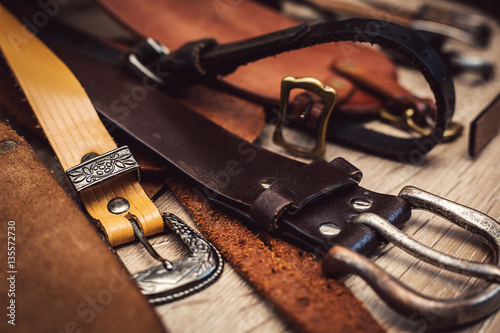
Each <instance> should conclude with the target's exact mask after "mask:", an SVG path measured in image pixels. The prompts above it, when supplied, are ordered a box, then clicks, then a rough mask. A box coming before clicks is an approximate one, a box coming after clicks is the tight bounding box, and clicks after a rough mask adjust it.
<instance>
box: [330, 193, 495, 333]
mask: <svg viewBox="0 0 500 333" xmlns="http://www.w3.org/2000/svg"><path fill="white" fill-rule="evenodd" d="M399 196H400V197H402V198H403V199H405V200H406V201H407V202H408V203H409V204H410V206H411V207H412V209H423V210H427V211H430V212H431V213H434V214H436V215H438V216H441V217H443V218H445V219H447V220H448V221H450V222H452V223H454V224H456V225H458V226H459V227H461V228H463V229H466V230H468V231H470V232H472V233H474V234H476V235H478V236H480V237H481V238H483V240H485V241H486V243H487V244H488V245H489V246H490V248H491V250H492V252H493V254H494V263H495V265H490V264H483V263H478V262H472V261H468V260H463V259H459V258H455V257H452V256H449V255H446V254H444V253H441V252H439V251H436V250H433V249H431V248H429V247H427V246H425V245H423V244H420V243H418V242H417V241H415V240H413V239H411V238H410V237H408V236H406V235H405V234H403V233H402V232H401V231H400V230H399V229H397V228H396V227H394V226H392V225H391V224H390V223H388V222H387V221H385V220H384V219H382V218H381V217H379V216H377V215H375V214H373V213H363V214H360V215H359V216H357V217H356V218H355V219H354V220H353V223H361V224H364V225H366V226H368V227H370V228H373V229H374V230H376V231H378V232H379V233H381V234H382V235H383V236H384V237H385V238H386V239H387V240H388V241H390V242H391V243H393V244H394V245H396V246H398V247H399V248H401V249H402V250H403V251H405V252H408V253H409V254H412V255H414V256H415V257H417V258H419V259H421V260H423V261H425V262H427V263H429V264H432V265H435V266H438V267H440V268H443V269H446V270H449V271H453V272H456V273H460V274H463V275H467V276H474V277H479V278H482V279H486V280H488V281H491V282H493V283H492V284H491V285H489V286H488V287H486V288H485V290H483V291H482V292H481V293H479V294H474V295H469V296H465V297H460V298H456V299H438V298H434V297H428V296H424V295H422V294H419V293H418V292H416V291H414V290H412V289H410V288H409V287H407V286H405V285H403V284H402V283H401V282H399V281H398V280H397V279H395V278H394V277H392V276H391V275H389V274H388V273H386V272H385V271H384V270H382V269H381V268H380V267H378V266H377V265H376V264H374V263H373V262H371V261H370V260H369V259H367V258H366V257H364V256H363V255H361V254H358V253H356V252H354V251H351V250H349V249H347V248H344V247H341V246H334V247H332V249H331V250H330V251H329V253H328V255H327V257H326V259H325V261H324V263H323V268H324V270H325V271H327V272H328V273H352V274H356V275H359V276H360V277H361V278H362V279H363V280H365V281H366V282H367V283H368V284H369V285H370V286H371V287H372V288H373V289H374V290H375V292H376V293H377V294H378V295H379V296H380V297H381V298H382V299H383V300H384V301H385V302H386V303H387V304H389V305H390V306H391V307H392V308H393V309H394V310H396V311H398V312H400V313H401V314H403V315H406V316H411V315H412V314H414V313H429V314H432V315H433V317H435V320H434V325H436V326H449V325H455V326H456V325H462V324H466V323H470V322H473V321H476V320H478V319H481V318H483V317H485V316H487V315H489V314H490V313H492V312H494V311H496V310H497V309H498V308H500V284H499V283H500V267H498V266H499V265H500V223H499V222H498V221H496V220H494V219H493V218H491V217H489V216H487V215H485V214H483V213H481V212H479V211H476V210H474V209H472V208H469V207H466V206H463V205H460V204H457V203H455V202H452V201H449V200H447V199H444V198H441V197H438V196H436V195H433V194H431V193H428V192H425V191H423V190H420V189H418V188H415V187H411V186H407V187H405V188H403V190H401V192H400V193H399Z"/></svg>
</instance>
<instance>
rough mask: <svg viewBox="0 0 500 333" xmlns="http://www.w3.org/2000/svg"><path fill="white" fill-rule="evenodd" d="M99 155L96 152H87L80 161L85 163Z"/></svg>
mask: <svg viewBox="0 0 500 333" xmlns="http://www.w3.org/2000/svg"><path fill="white" fill-rule="evenodd" d="M97 156H99V154H98V153H94V152H91V153H87V154H85V155H83V157H82V159H81V160H80V163H85V162H87V161H89V160H91V159H93V158H96V157H97Z"/></svg>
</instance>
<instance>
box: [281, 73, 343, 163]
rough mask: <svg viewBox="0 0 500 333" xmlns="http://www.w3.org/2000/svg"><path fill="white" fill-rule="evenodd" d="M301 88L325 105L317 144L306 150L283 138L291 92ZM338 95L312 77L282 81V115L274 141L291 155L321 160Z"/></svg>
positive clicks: (287, 77)
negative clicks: (314, 95) (316, 96)
mask: <svg viewBox="0 0 500 333" xmlns="http://www.w3.org/2000/svg"><path fill="white" fill-rule="evenodd" d="M295 88H299V89H304V90H307V91H310V92H312V93H314V94H316V95H318V96H319V97H320V98H321V99H322V100H323V103H324V106H323V110H322V111H321V116H320V118H319V120H318V130H317V132H316V143H315V145H314V147H312V148H304V147H301V146H297V145H294V144H292V143H289V142H287V141H286V140H285V138H284V137H283V129H284V127H285V125H286V124H285V122H286V116H287V109H288V100H289V98H290V91H291V90H292V89H295ZM336 100H337V94H336V92H335V90H333V89H332V88H330V87H328V86H326V85H324V84H323V83H321V82H320V81H318V80H316V79H314V78H310V77H299V78H297V77H293V76H286V77H285V78H283V80H282V81H281V96H280V113H279V117H278V120H277V122H276V127H275V129H274V133H273V141H274V143H276V144H277V145H279V146H282V147H283V148H285V149H286V150H287V151H288V152H289V153H290V154H292V155H295V156H298V157H303V158H321V157H322V156H323V155H324V154H325V151H326V129H327V126H328V120H329V119H330V115H331V114H332V111H333V107H334V105H335V101H336Z"/></svg>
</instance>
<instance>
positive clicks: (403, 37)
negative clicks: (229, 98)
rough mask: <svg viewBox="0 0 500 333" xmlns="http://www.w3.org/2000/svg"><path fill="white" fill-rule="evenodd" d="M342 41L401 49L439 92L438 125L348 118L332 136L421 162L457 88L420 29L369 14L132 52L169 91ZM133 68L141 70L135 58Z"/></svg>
mask: <svg viewBox="0 0 500 333" xmlns="http://www.w3.org/2000/svg"><path fill="white" fill-rule="evenodd" d="M339 41H354V42H364V43H371V44H377V45H380V46H382V47H385V48H389V49H392V50H394V51H396V52H399V53H401V54H402V55H403V56H405V57H406V58H407V59H408V60H409V62H410V63H411V64H413V66H414V67H415V68H416V69H418V70H419V71H420V72H421V73H422V74H423V76H424V77H425V79H426V80H427V82H428V84H429V86H430V88H431V90H432V92H433V93H434V97H435V100H436V109H437V110H436V115H432V116H431V115H429V117H434V119H432V122H434V123H435V127H434V128H433V129H432V130H431V131H430V133H428V134H427V135H424V136H422V137H420V138H412V139H403V138H398V137H394V136H389V135H386V134H382V133H379V132H376V131H373V130H370V129H367V128H364V127H361V126H359V125H358V124H356V123H353V122H350V121H346V120H343V121H339V122H335V121H333V122H332V123H331V124H330V128H329V134H330V137H334V138H336V139H337V140H340V141H342V142H345V143H348V144H350V145H353V146H355V147H356V148H359V149H362V150H366V151H370V152H374V153H377V154H379V155H382V156H386V157H390V158H395V159H398V160H400V161H402V162H409V163H412V164H418V163H420V162H421V159H422V155H424V154H425V153H427V152H428V151H430V150H431V149H432V148H433V147H434V146H435V145H436V144H437V143H438V142H439V141H440V140H441V138H442V136H443V134H444V131H445V130H446V128H447V126H448V124H449V121H450V120H451V117H452V115H453V112H454V109H455V91H454V87H453V81H452V78H451V75H450V74H449V73H448V71H447V69H446V66H445V64H444V63H443V61H442V60H441V57H440V56H439V54H438V53H437V52H436V51H435V50H434V49H433V48H432V47H430V46H429V45H428V44H427V43H425V42H424V41H423V40H422V39H421V38H420V37H419V36H418V35H417V34H416V33H414V32H413V31H411V30H409V29H406V28H404V27H402V26H399V25H397V24H394V23H389V22H383V21H377V20H368V19H349V20H345V21H340V22H325V23H318V24H315V25H308V24H301V25H298V26H296V27H292V28H289V29H285V30H282V31H277V32H274V33H270V34H267V35H264V36H259V37H255V38H251V39H247V40H243V41H238V42H235V43H229V44H222V45H219V44H218V43H217V42H216V41H215V40H214V39H202V40H199V41H193V42H189V43H187V44H185V45H184V46H182V47H180V48H179V49H178V50H176V51H175V52H171V53H165V52H161V51H160V50H158V49H157V50H156V54H155V51H152V50H148V49H147V43H146V44H142V45H140V46H138V47H137V48H135V49H133V50H132V51H131V52H132V53H133V54H134V55H135V56H136V57H137V59H138V60H139V61H140V62H141V64H142V66H143V68H147V69H148V72H149V73H152V74H154V75H155V76H156V78H157V79H158V81H159V82H161V83H162V85H163V86H164V88H165V89H166V90H167V91H169V92H176V91H179V90H180V89H182V87H183V86H186V85H189V84H194V83H198V82H207V81H210V80H213V79H215V78H217V77H220V76H225V75H228V74H231V73H233V72H234V71H235V70H236V69H237V68H238V67H240V66H243V65H246V64H248V63H251V62H254V61H257V60H259V59H263V58H266V57H270V56H274V55H277V54H280V53H283V52H287V51H292V50H297V49H301V48H305V47H309V46H313V45H318V44H324V43H330V42H339ZM144 45H146V46H144ZM158 51H160V52H158ZM297 65H298V66H299V65H300V64H297ZM131 67H134V69H135V71H136V72H137V67H136V66H135V64H134V63H132V64H131ZM143 75H144V73H143ZM400 103H401V105H402V106H404V107H406V108H415V109H416V108H417V107H418V106H416V105H415V104H414V98H413V97H411V96H408V99H403V100H401V101H400Z"/></svg>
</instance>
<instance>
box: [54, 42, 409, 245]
mask: <svg viewBox="0 0 500 333" xmlns="http://www.w3.org/2000/svg"><path fill="white" fill-rule="evenodd" d="M52 48H53V49H54V50H55V52H56V53H57V54H58V55H59V56H60V57H61V58H62V59H63V60H64V61H65V63H67V64H68V66H70V68H71V69H72V71H73V72H74V73H75V75H76V76H77V77H78V79H79V81H80V82H82V85H83V86H84V87H85V90H86V91H87V93H88V94H89V96H90V98H91V99H92V101H93V103H94V105H96V108H97V110H98V112H99V113H100V114H101V115H102V116H103V117H104V118H105V121H106V122H110V123H113V124H116V126H117V128H120V129H122V130H124V131H125V132H126V133H127V134H128V135H129V137H130V138H131V139H133V140H137V141H140V142H141V143H142V145H143V146H145V147H148V148H149V149H151V150H152V151H153V152H155V153H157V154H158V155H159V156H160V157H161V158H162V159H163V160H164V161H166V162H167V163H168V164H169V165H172V166H174V167H175V168H176V169H178V170H180V171H181V172H182V173H183V174H185V175H186V176H188V177H189V178H190V179H191V180H192V181H193V182H194V183H195V184H198V185H199V194H200V196H201V197H203V198H207V197H208V198H209V199H210V200H211V201H212V202H215V203H218V204H219V205H222V206H224V207H226V208H228V209H232V210H233V211H234V212H235V213H237V214H238V215H239V216H241V217H243V218H245V219H246V220H247V221H249V222H250V223H257V224H260V226H261V227H262V228H268V227H269V226H270V225H271V226H274V224H273V223H269V221H274V220H278V222H277V223H276V226H277V230H276V231H275V232H276V233H278V234H279V235H282V236H285V237H287V238H292V239H295V240H296V241H298V242H300V243H303V244H304V245H305V246H308V247H310V248H312V249H315V250H316V251H319V252H322V251H324V250H327V249H329V248H330V247H331V246H332V245H333V244H342V245H344V246H346V247H348V248H352V249H356V250H357V251H360V252H363V253H367V252H370V251H371V250H372V249H373V248H375V246H376V245H377V243H378V240H377V236H376V235H375V233H374V232H373V231H371V230H370V229H369V228H366V227H362V226H358V225H353V226H351V225H350V224H349V222H348V221H349V220H350V219H351V218H352V217H353V216H354V215H356V214H357V211H356V209H355V208H353V206H352V204H351V202H352V200H354V199H356V198H366V199H367V200H369V201H370V202H372V203H373V204H372V206H371V207H370V209H369V211H372V212H374V213H376V214H378V215H379V216H383V217H384V218H386V219H387V220H388V221H391V223H393V224H395V225H401V224H402V223H404V222H405V221H406V220H407V219H408V218H409V214H410V211H409V207H408V205H407V203H406V202H405V201H404V200H402V199H400V198H398V197H394V196H390V195H383V194H377V193H374V192H370V191H367V190H365V189H363V188H361V187H359V186H358V185H357V184H356V182H357V181H358V180H359V179H360V173H359V172H358V171H357V169H355V168H354V167H352V166H351V165H350V164H349V163H347V162H346V161H344V160H343V159H341V158H339V159H336V160H334V161H332V162H331V163H326V162H324V161H322V162H316V163H313V164H311V165H309V166H306V165H305V164H303V163H301V162H298V161H295V160H291V159H288V158H286V157H284V156H281V155H277V154H274V153H272V152H269V151H267V150H264V149H262V148H260V147H259V146H256V145H253V144H251V143H249V142H247V141H244V140H242V139H240V138H238V137H236V136H235V135H233V134H231V133H229V132H227V131H225V130H224V129H222V128H220V127H218V126H217V125H215V124H214V123H212V122H211V121H209V120H207V119H206V118H204V117H202V116H200V115H199V114H198V113H196V112H194V111H193V110H191V109H189V108H187V107H185V106H184V105H181V104H178V103H177V102H176V101H175V100H174V99H172V98H171V97H169V96H168V95H166V94H165V93H163V92H161V91H159V90H151V91H149V92H148V94H147V95H146V96H145V98H144V99H143V100H142V101H141V103H138V105H137V107H136V108H134V109H130V110H129V113H128V116H127V117H122V116H121V115H120V114H117V113H116V112H115V111H114V109H113V108H112V107H111V106H112V105H113V101H116V100H117V98H118V97H119V96H120V95H121V94H122V93H124V92H130V91H132V90H133V89H134V88H136V87H137V81H136V80H135V79H134V78H133V77H131V76H130V75H129V74H128V73H126V72H124V71H123V70H121V69H120V68H117V67H111V66H109V65H107V64H104V63H102V62H99V61H96V60H93V59H89V58H87V57H85V56H83V55H79V54H76V53H74V52H73V51H71V50H67V49H65V48H64V47H61V46H60V45H59V46H58V45H57V44H56V43H52ZM111 86H112V87H113V89H112V90H110V89H108V88H106V87H111ZM158 105H161V106H162V107H161V109H160V108H158ZM144 119H151V120H154V121H143V120H144ZM304 168H313V169H314V170H315V172H314V173H311V172H305V169H304ZM327 174H330V175H332V174H334V175H335V177H329V178H328V177H323V175H327ZM297 177H302V178H303V179H298V178H297ZM304 177H305V178H304ZM266 181H269V182H271V183H273V184H276V185H271V187H270V188H269V189H268V190H267V191H269V192H268V193H269V194H264V195H265V196H267V195H269V196H270V197H273V198H274V197H275V196H274V195H272V194H271V193H272V192H274V191H275V188H274V187H273V186H276V187H278V188H279V190H278V193H279V194H280V195H278V198H282V197H286V199H287V200H288V201H289V202H290V204H289V205H287V207H286V209H285V210H283V209H281V208H283V200H281V199H279V200H276V201H272V202H270V204H271V205H270V206H269V207H263V206H260V204H259V201H260V200H257V199H258V197H259V196H260V195H263V193H264V192H265V191H266V189H265V187H266V186H265V183H266ZM297 181H299V182H297ZM296 182H297V183H296ZM281 184H284V185H283V186H284V188H282V185H281ZM294 184H297V185H298V184H300V186H298V187H297V188H299V187H300V191H298V190H296V189H297V188H296V187H294V186H295V185H294ZM281 194H283V195H281ZM312 199H314V200H312ZM254 203H256V205H255V206H254V205H253V204H254ZM280 207H281V208H280ZM252 211H253V212H252ZM256 211H261V212H262V211H266V212H270V211H273V212H276V213H277V214H276V216H273V214H272V213H271V214H262V215H261V214H259V213H256ZM279 213H281V214H282V215H281V218H279V219H278V217H279V216H278V215H279ZM260 216H265V218H261V217H260ZM325 222H328V223H334V224H336V225H337V226H338V227H339V228H340V229H341V230H343V232H342V233H341V235H339V236H338V237H332V236H329V235H324V234H322V233H321V232H320V231H319V226H320V225H322V224H324V223H325Z"/></svg>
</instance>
